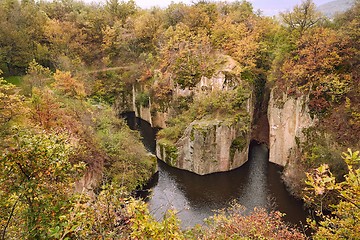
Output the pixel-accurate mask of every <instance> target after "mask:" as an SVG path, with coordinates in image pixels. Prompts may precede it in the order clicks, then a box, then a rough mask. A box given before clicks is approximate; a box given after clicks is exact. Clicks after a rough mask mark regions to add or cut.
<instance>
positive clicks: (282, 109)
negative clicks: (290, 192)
mask: <svg viewBox="0 0 360 240" xmlns="http://www.w3.org/2000/svg"><path fill="white" fill-rule="evenodd" d="M306 102H307V98H306V97H305V96H302V97H298V98H293V97H290V96H287V95H285V94H283V95H282V96H281V97H274V90H272V91H271V95H270V101H269V106H268V119H269V127H270V131H269V132H270V136H269V148H270V155H269V161H270V162H273V163H276V164H278V165H281V166H285V165H286V164H287V163H288V159H289V156H290V153H291V152H292V151H293V150H295V149H296V148H297V143H299V142H302V141H303V140H304V136H303V130H304V129H306V128H309V127H311V126H313V125H314V124H315V121H316V120H314V119H312V118H311V116H310V114H309V109H308V107H307V104H306Z"/></svg>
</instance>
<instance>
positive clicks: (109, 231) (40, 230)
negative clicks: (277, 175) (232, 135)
mask: <svg viewBox="0 0 360 240" xmlns="http://www.w3.org/2000/svg"><path fill="white" fill-rule="evenodd" d="M280 17H281V20H276V19H273V18H268V17H264V16H262V15H261V13H259V12H254V11H253V8H252V6H251V4H250V3H249V2H246V1H242V2H237V1H235V2H231V3H223V2H219V3H213V2H207V1H198V2H197V3H194V4H193V5H191V6H188V5H185V4H174V3H173V4H170V5H169V6H168V8H166V9H157V8H153V9H150V10H142V9H140V8H138V7H137V6H136V4H135V3H134V1H131V0H130V1H118V0H110V1H107V3H106V4H104V5H95V4H92V5H90V4H85V3H82V2H77V1H73V0H62V1H57V0H56V1H52V2H47V1H32V0H27V1H18V0H0V69H1V73H2V76H3V77H1V78H0V99H1V102H0V152H1V155H0V238H1V239H96V238H103V239H124V238H125V239H126V238H132V239H149V238H150V239H151V238H152V239H229V238H233V239H239V238H240V239H241V238H256V239H263V238H269V239H303V238H305V237H304V236H303V235H302V234H301V233H299V232H298V231H297V230H295V229H292V228H289V227H288V226H286V224H284V223H283V222H282V221H281V214H280V213H270V214H268V213H265V212H264V211H262V210H257V211H255V212H254V213H253V214H251V215H249V216H242V215H241V214H240V213H241V211H242V209H241V208H240V207H234V208H232V209H229V210H228V211H227V212H226V213H225V212H223V213H219V214H218V215H216V216H214V217H213V218H212V219H210V220H209V223H208V225H207V227H204V228H194V229H192V230H189V231H182V230H181V228H180V225H179V221H178V219H177V218H176V213H175V212H170V213H169V214H168V216H166V217H165V218H164V220H163V222H156V221H155V220H153V219H152V218H151V216H150V214H149V212H148V210H147V208H146V205H144V204H143V203H141V202H140V201H137V200H132V199H130V198H128V197H129V193H130V192H131V191H132V190H134V189H135V188H136V187H137V186H139V185H141V184H143V183H144V182H145V181H146V180H147V179H148V178H149V177H150V176H151V174H152V173H153V171H154V167H155V165H154V164H155V162H154V159H153V157H151V156H149V155H148V154H147V152H146V150H145V149H144V147H143V146H142V145H141V143H140V141H139V140H140V137H139V135H138V134H137V133H135V132H133V131H131V130H130V129H129V128H128V127H127V126H126V124H125V122H124V121H123V120H120V119H119V118H118V112H117V111H119V110H120V109H122V108H123V106H122V105H124V103H125V102H126V101H127V100H128V95H129V93H131V91H132V88H133V85H134V86H135V87H136V88H137V90H139V91H140V94H139V95H138V96H137V97H136V103H137V104H136V105H137V107H140V106H144V107H147V106H149V104H150V102H149V99H151V100H152V102H151V104H152V108H153V109H155V110H156V111H158V112H166V111H167V110H168V109H169V107H170V106H171V108H172V109H173V114H172V115H171V116H170V120H169V125H170V126H171V127H170V128H168V129H166V130H164V131H163V132H162V133H160V137H163V138H166V139H168V140H170V141H172V142H173V141H176V140H177V139H178V138H179V137H180V136H181V134H182V133H183V131H184V128H185V127H186V125H187V124H189V123H190V122H191V121H193V120H195V119H197V118H201V117H206V116H210V117H220V118H221V117H223V118H226V117H228V116H234V115H236V113H237V112H238V111H239V110H240V109H242V108H243V107H244V106H242V104H243V103H244V101H245V99H247V98H248V97H249V94H250V91H252V90H253V91H254V92H255V96H256V98H257V100H258V101H261V95H262V94H263V92H262V90H264V89H265V88H262V86H263V85H264V82H265V83H266V85H267V87H270V88H272V89H274V92H275V93H276V94H277V95H278V96H281V94H287V95H288V96H292V97H299V96H304V95H305V96H308V98H309V101H308V106H309V108H310V110H311V113H312V114H313V116H314V117H316V118H318V124H317V126H316V127H314V128H312V129H308V130H307V132H306V136H307V138H308V141H307V142H306V143H301V144H302V146H301V149H302V152H300V153H299V155H298V158H299V159H298V168H299V169H301V170H303V171H301V172H305V171H306V172H309V173H308V175H307V178H308V181H307V183H305V178H306V176H305V175H304V176H301V177H300V178H299V179H296V181H295V184H294V187H293V190H294V192H297V193H298V194H299V195H300V196H302V197H304V198H305V199H306V201H307V202H308V203H309V204H310V205H313V206H321V209H319V215H320V217H321V221H320V225H319V224H318V225H317V224H313V226H314V228H315V230H317V232H316V235H315V237H316V238H319V239H322V238H330V239H331V238H332V239H339V238H344V239H358V238H359V232H360V231H359V222H360V219H359V218H360V214H359V208H360V207H359V204H360V203H359V199H360V196H359V193H360V189H359V186H360V184H359V182H360V170H359V153H358V152H354V153H352V152H348V153H347V154H345V155H341V152H345V151H346V149H347V148H348V147H351V148H353V149H359V147H360V144H359V139H358V136H359V135H360V99H359V86H360V85H359V69H360V65H359V56H360V54H359V51H360V49H359V47H360V44H359V33H360V31H359V24H360V19H359V17H360V3H359V2H358V1H357V2H356V4H355V5H354V6H353V7H352V8H351V9H350V10H349V11H348V12H346V13H344V14H342V15H339V16H338V17H336V18H335V19H334V20H332V21H330V20H327V19H326V18H325V17H323V16H321V14H320V13H318V12H316V9H315V6H314V4H313V3H312V2H311V1H309V0H307V1H304V2H303V3H302V4H301V5H299V6H297V7H295V8H294V9H293V11H291V12H286V13H282V14H281V16H280ZM229 59H230V60H229ZM228 62H230V63H234V65H235V66H236V67H233V68H232V69H231V71H229V72H228V75H227V79H228V80H233V81H234V86H236V87H234V88H232V90H231V91H228V92H217V93H213V94H209V95H208V96H206V97H199V98H195V97H192V96H190V97H188V98H178V99H175V100H174V98H173V96H174V89H175V88H178V89H186V88H194V87H195V86H196V85H197V84H198V83H199V82H200V79H201V77H202V76H205V77H211V76H212V75H213V74H214V73H216V72H218V71H219V69H221V66H223V65H224V64H225V63H228ZM230 65H233V64H230ZM14 84H15V85H14ZM237 117H240V118H246V116H237ZM299 144H300V143H299ZM341 156H343V157H341ZM323 164H325V165H323ZM313 169H316V170H313ZM333 174H334V175H333ZM306 184H307V186H308V187H307V188H306ZM324 208H326V209H327V210H330V211H332V213H333V214H332V215H331V217H329V216H326V215H324V214H323V213H322V211H323V210H324Z"/></svg>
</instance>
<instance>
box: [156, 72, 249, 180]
mask: <svg viewBox="0 0 360 240" xmlns="http://www.w3.org/2000/svg"><path fill="white" fill-rule="evenodd" d="M239 84H241V82H240V83H239ZM235 88H236V86H233V85H232V83H230V81H229V80H228V79H227V77H226V73H223V72H219V73H217V74H216V75H214V76H213V77H212V78H205V77H203V78H202V79H201V81H200V82H199V84H198V85H197V86H196V87H195V88H193V89H191V90H190V89H176V90H175V92H176V95H177V96H182V97H183V96H189V95H191V94H193V95H194V96H200V95H206V94H210V93H211V92H212V93H214V92H215V93H219V94H221V92H227V91H233V90H234V89H235ZM241 105H242V107H241V110H238V111H237V113H236V114H239V116H234V115H230V116H218V114H215V116H214V115H211V116H206V117H204V118H202V119H197V120H195V121H193V122H191V123H190V124H189V125H188V126H187V128H186V129H185V131H184V133H183V134H182V136H181V137H180V139H178V140H177V141H176V143H175V144H174V143H171V142H167V141H162V140H160V141H158V142H157V157H158V158H159V159H161V160H163V161H165V162H166V163H168V164H169V165H171V166H174V167H177V168H180V169H185V170H188V171H191V172H194V173H197V174H199V175H205V174H210V173H215V172H224V171H229V170H232V169H235V168H238V167H240V166H241V165H243V164H244V163H245V162H246V161H247V159H248V149H249V145H250V124H251V121H252V116H253V108H254V104H253V100H252V97H251V94H250V95H249V97H248V98H247V99H246V100H245V101H244V102H243V103H242V104H241ZM236 114H235V115H236Z"/></svg>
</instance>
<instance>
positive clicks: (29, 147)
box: [0, 129, 84, 239]
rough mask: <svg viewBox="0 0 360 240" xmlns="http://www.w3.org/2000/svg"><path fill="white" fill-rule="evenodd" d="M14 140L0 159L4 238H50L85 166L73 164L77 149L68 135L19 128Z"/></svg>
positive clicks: (0, 200)
mask: <svg viewBox="0 0 360 240" xmlns="http://www.w3.org/2000/svg"><path fill="white" fill-rule="evenodd" d="M25 131H26V130H25ZM13 139H14V141H13V142H11V143H10V144H11V147H9V148H8V149H7V150H5V151H4V152H3V153H2V155H1V157H0V164H1V168H0V169H1V170H0V202H1V204H0V207H1V211H0V212H1V214H0V216H1V217H0V219H1V220H0V228H1V236H2V239H6V238H7V236H9V237H10V236H11V237H12V238H23V239H39V238H42V239H44V238H48V229H49V227H51V226H52V225H53V224H55V223H56V216H60V215H62V214H63V213H64V211H66V210H67V207H68V206H69V204H70V202H71V201H70V199H71V195H72V187H73V183H74V180H75V179H77V178H78V177H79V176H81V174H80V172H81V170H82V169H83V167H84V166H83V164H81V163H79V164H73V163H72V162H71V155H72V154H73V153H74V148H73V147H72V145H71V144H70V143H69V142H68V140H67V139H68V136H65V135H62V134H55V133H31V132H30V133H25V132H24V130H22V129H18V131H17V133H16V134H15V135H14V136H13ZM54 221H55V222H54Z"/></svg>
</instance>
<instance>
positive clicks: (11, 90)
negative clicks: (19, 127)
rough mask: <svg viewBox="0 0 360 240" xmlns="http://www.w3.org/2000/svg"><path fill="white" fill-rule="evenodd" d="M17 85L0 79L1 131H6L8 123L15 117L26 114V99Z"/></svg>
mask: <svg viewBox="0 0 360 240" xmlns="http://www.w3.org/2000/svg"><path fill="white" fill-rule="evenodd" d="M0 73H1V71H0ZM18 92H19V90H18V89H17V88H16V87H15V85H13V84H11V83H8V82H6V81H5V80H4V79H3V78H2V77H0V129H1V131H5V130H6V129H7V128H8V123H9V122H10V121H11V120H13V119H14V118H15V117H17V116H19V115H22V114H25V113H26V108H25V106H24V97H23V96H21V95H20V94H19V93H18Z"/></svg>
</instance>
